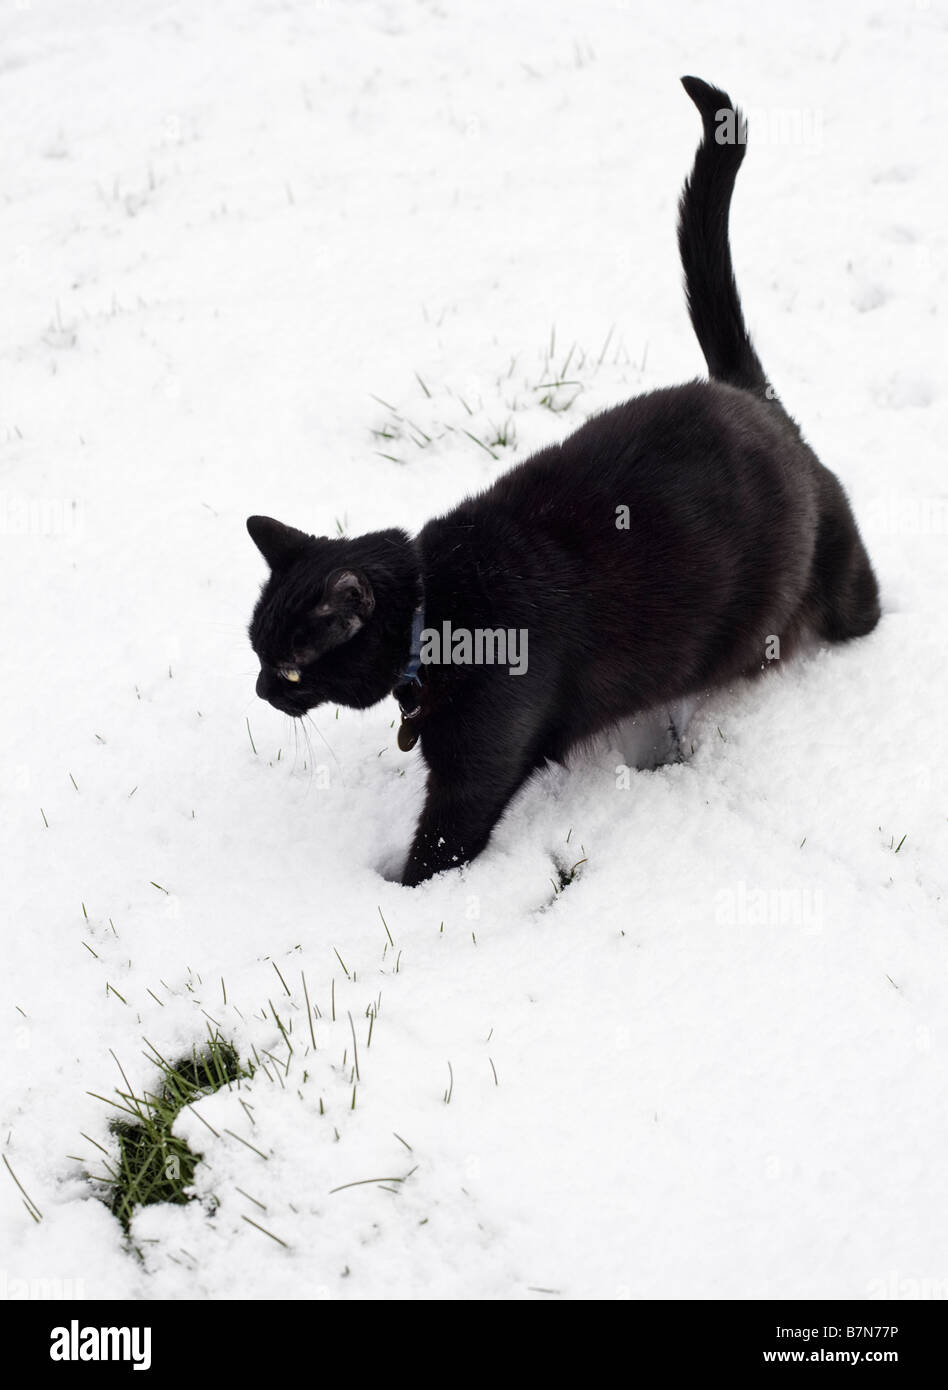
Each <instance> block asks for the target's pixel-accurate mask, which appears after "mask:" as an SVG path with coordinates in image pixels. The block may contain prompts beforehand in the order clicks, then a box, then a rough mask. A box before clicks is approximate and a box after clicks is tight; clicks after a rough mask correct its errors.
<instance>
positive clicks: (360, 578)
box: [247, 516, 419, 717]
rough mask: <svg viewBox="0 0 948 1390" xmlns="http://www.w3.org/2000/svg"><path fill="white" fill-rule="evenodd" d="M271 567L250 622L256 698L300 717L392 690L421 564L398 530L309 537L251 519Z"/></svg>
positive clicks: (358, 704) (357, 704)
mask: <svg viewBox="0 0 948 1390" xmlns="http://www.w3.org/2000/svg"><path fill="white" fill-rule="evenodd" d="M247 530H248V531H249V532H250V536H251V539H252V540H253V542H254V544H255V545H256V547H257V549H258V550H259V551H260V553H261V555H262V556H263V558H264V559H265V560H266V562H267V564H268V565H269V566H270V577H269V578H268V579H267V581H266V583H265V584H264V586H263V588H262V590H261V592H260V598H259V599H258V600H257V605H256V608H255V609H254V613H253V618H252V619H251V622H250V628H249V634H250V645H251V646H252V647H253V649H254V651H255V652H256V654H257V656H258V658H259V660H260V674H259V676H258V677H257V694H258V695H259V696H260V698H261V699H262V700H267V701H269V703H270V704H271V705H273V706H274V707H275V708H276V709H278V710H282V711H283V713H284V714H290V715H293V716H295V717H299V716H301V715H303V714H305V713H306V711H307V710H309V709H312V708H313V707H314V706H315V705H321V704H323V703H325V702H326V701H327V700H331V701H333V702H334V703H336V704H342V705H350V706H353V707H354V708H356V709H365V708H366V707H367V706H368V705H373V704H375V703H376V702H377V701H378V700H381V699H384V697H385V696H386V695H387V694H388V693H389V692H390V691H391V689H392V686H393V684H394V683H395V681H396V680H397V678H398V675H399V672H400V670H401V667H402V665H403V664H404V661H405V660H406V659H407V653H408V646H409V643H410V631H411V619H412V613H413V612H414V607H415V604H416V602H417V594H418V584H419V578H418V562H417V558H416V557H415V554H414V551H413V550H412V546H411V542H410V541H409V539H408V537H407V536H406V534H405V532H404V531H399V530H391V531H376V532H373V533H372V534H370V535H367V536H358V537H355V538H354V539H351V540H349V539H330V538H328V537H325V536H308V535H306V534H305V533H304V532H303V531H298V530H297V529H296V528H295V527H294V526H285V525H283V523H282V522H280V521H274V520H273V519H272V517H267V516H252V517H250V518H248V521H247Z"/></svg>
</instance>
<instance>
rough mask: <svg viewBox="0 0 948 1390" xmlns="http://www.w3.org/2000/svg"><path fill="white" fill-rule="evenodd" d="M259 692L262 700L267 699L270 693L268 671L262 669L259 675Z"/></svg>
mask: <svg viewBox="0 0 948 1390" xmlns="http://www.w3.org/2000/svg"><path fill="white" fill-rule="evenodd" d="M257 694H258V695H259V696H260V698H261V700H266V699H268V698H269V695H270V682H269V681H268V679H267V673H266V671H261V672H260V674H259V676H258V677H257Z"/></svg>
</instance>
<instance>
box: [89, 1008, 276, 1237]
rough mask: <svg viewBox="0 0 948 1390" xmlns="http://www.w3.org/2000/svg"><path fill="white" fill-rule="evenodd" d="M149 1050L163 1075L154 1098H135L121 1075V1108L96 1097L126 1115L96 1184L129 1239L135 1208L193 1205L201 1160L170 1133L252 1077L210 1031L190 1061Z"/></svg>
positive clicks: (116, 1124)
mask: <svg viewBox="0 0 948 1390" xmlns="http://www.w3.org/2000/svg"><path fill="white" fill-rule="evenodd" d="M149 1047H150V1048H151V1053H152V1058H151V1060H153V1061H154V1062H155V1063H156V1065H157V1067H158V1068H159V1071H160V1074H161V1083H160V1087H159V1089H158V1090H157V1091H156V1092H150V1091H146V1093H145V1094H144V1095H143V1096H136V1095H135V1094H134V1093H133V1092H132V1090H131V1088H130V1087H129V1086H128V1082H127V1081H125V1075H124V1072H123V1073H122V1076H123V1081H125V1085H126V1087H128V1089H126V1090H119V1089H118V1088H116V1094H117V1095H118V1097H119V1100H118V1102H116V1101H112V1100H107V1099H106V1097H104V1096H97V1097H96V1099H98V1100H105V1101H106V1104H108V1105H112V1106H115V1108H116V1109H118V1110H120V1111H122V1112H123V1113H122V1115H121V1116H120V1117H119V1118H117V1119H115V1120H113V1121H112V1122H111V1124H110V1126H109V1128H110V1130H111V1133H112V1136H113V1138H114V1139H115V1141H116V1143H117V1145H118V1155H117V1158H116V1157H115V1156H110V1157H109V1158H108V1159H107V1160H104V1166H105V1168H106V1170H107V1173H108V1176H107V1177H105V1178H102V1177H99V1178H96V1179H95V1181H96V1182H97V1183H101V1184H103V1185H104V1187H105V1189H106V1190H105V1194H104V1197H103V1200H104V1201H105V1203H106V1205H107V1206H108V1208H109V1210H110V1211H111V1212H112V1214H113V1215H114V1216H116V1217H117V1218H118V1220H119V1221H120V1222H121V1224H122V1228H123V1230H124V1231H125V1232H126V1233H127V1232H128V1230H129V1227H130V1225H131V1221H132V1217H133V1216H134V1214H135V1209H136V1208H137V1207H140V1206H151V1205H152V1204H153V1203H155V1202H172V1203H175V1204H177V1205H179V1206H180V1205H183V1204H184V1203H186V1202H190V1201H193V1200H194V1197H193V1194H192V1193H191V1192H190V1191H189V1189H190V1187H191V1185H192V1183H193V1181H194V1171H195V1169H196V1168H197V1165H198V1163H199V1161H200V1157H201V1156H200V1154H199V1153H197V1154H196V1153H194V1152H193V1151H192V1150H191V1149H190V1148H189V1147H188V1145H187V1144H186V1143H185V1142H184V1140H183V1139H179V1138H177V1136H176V1135H174V1134H173V1133H172V1128H173V1126H174V1122H175V1120H176V1119H177V1117H178V1115H179V1114H180V1112H181V1111H182V1110H183V1109H184V1108H185V1106H188V1105H191V1104H192V1103H193V1102H194V1101H196V1100H200V1099H201V1097H202V1096H208V1095H212V1094H213V1092H214V1091H219V1090H220V1089H221V1088H222V1087H223V1086H229V1085H230V1083H231V1082H234V1081H238V1080H239V1079H240V1078H241V1077H245V1076H249V1075H250V1072H248V1071H245V1070H244V1069H243V1067H242V1066H241V1065H240V1061H239V1059H238V1056H237V1052H236V1049H235V1048H234V1047H233V1045H232V1044H231V1043H229V1042H227V1041H226V1039H224V1038H222V1037H221V1035H220V1033H212V1032H211V1030H210V1029H208V1039H207V1042H206V1043H205V1045H204V1047H203V1048H202V1049H201V1050H200V1051H198V1049H197V1048H194V1049H193V1050H192V1053H191V1056H190V1057H184V1058H182V1059H181V1060H180V1061H178V1062H174V1063H171V1062H167V1061H165V1059H164V1058H163V1057H162V1056H161V1055H160V1053H158V1051H157V1050H156V1049H155V1048H154V1047H153V1046H152V1045H151V1044H150V1043H149ZM120 1070H121V1068H120ZM90 1094H93V1093H91V1092H90ZM195 1113H196V1112H195ZM205 1123H207V1122H206V1121H205ZM208 1128H209V1129H210V1128H211V1126H210V1125H208ZM212 1132H214V1133H216V1131H213V1130H212Z"/></svg>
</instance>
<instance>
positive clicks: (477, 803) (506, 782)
mask: <svg viewBox="0 0 948 1390" xmlns="http://www.w3.org/2000/svg"><path fill="white" fill-rule="evenodd" d="M528 771H529V766H528V765H527V764H526V763H525V762H517V763H515V764H514V765H513V766H507V767H503V766H502V765H500V764H499V762H498V763H494V764H492V765H489V766H485V765H483V764H482V765H481V766H480V767H478V768H477V769H471V770H469V771H468V770H466V771H465V773H464V775H463V776H461V777H458V776H457V775H455V776H453V777H452V778H451V779H450V781H443V780H442V779H441V778H440V777H439V776H438V774H437V773H436V772H435V771H432V773H431V776H430V777H429V780H428V792H427V797H426V800H425V805H424V809H423V811H422V813H421V819H420V820H419V822H418V829H417V830H416V832H415V838H414V841H413V843H412V847H411V851H410V853H409V855H408V862H407V863H406V865H405V870H404V873H403V874H402V883H403V884H405V886H406V887H409V888H414V887H415V886H416V885H417V884H419V883H424V882H425V880H426V879H429V878H431V877H432V875H434V874H437V873H440V872H441V871H442V869H456V868H459V867H460V865H462V864H465V863H467V862H468V861H469V860H471V859H474V858H476V857H477V855H478V854H480V852H481V850H482V849H483V848H484V846H485V845H486V844H487V841H488V840H489V839H490V834H491V831H492V830H493V828H494V826H495V825H496V824H497V821H498V820H499V819H500V817H501V815H502V814H503V811H504V808H505V807H506V805H507V803H508V802H509V801H510V799H511V797H512V796H513V795H514V793H515V792H516V791H517V789H518V788H519V787H520V786H521V784H522V782H523V780H524V778H525V777H526V775H527V773H528Z"/></svg>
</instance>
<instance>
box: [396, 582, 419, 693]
mask: <svg viewBox="0 0 948 1390" xmlns="http://www.w3.org/2000/svg"><path fill="white" fill-rule="evenodd" d="M424 626H425V601H424V599H422V600H421V602H420V603H419V604H418V607H417V608H416V609H415V612H414V616H413V617H412V620H411V646H410V648H409V651H408V665H407V666H406V667H405V669H404V671H403V672H402V673H401V675H400V676H399V678H398V680H397V682H396V685H397V686H398V685H421V680H420V678H419V675H418V668H419V667H420V666H421V634H422V631H423V630H424Z"/></svg>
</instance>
